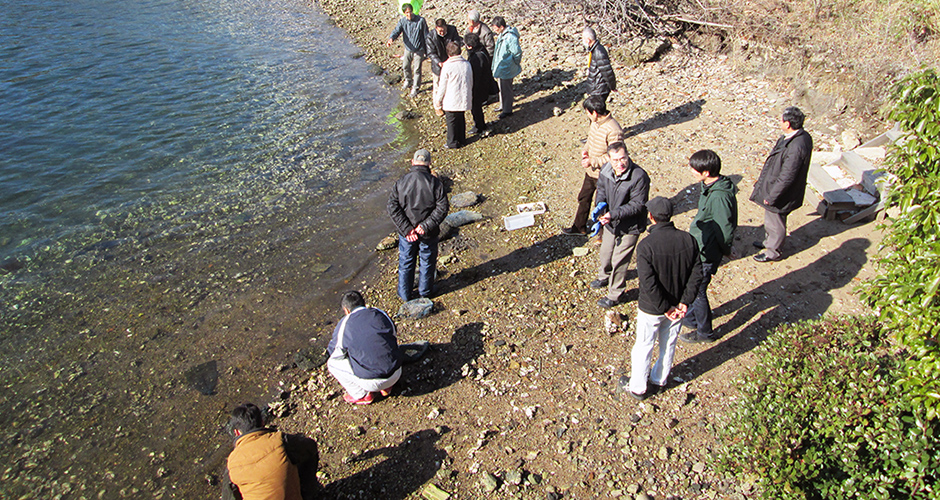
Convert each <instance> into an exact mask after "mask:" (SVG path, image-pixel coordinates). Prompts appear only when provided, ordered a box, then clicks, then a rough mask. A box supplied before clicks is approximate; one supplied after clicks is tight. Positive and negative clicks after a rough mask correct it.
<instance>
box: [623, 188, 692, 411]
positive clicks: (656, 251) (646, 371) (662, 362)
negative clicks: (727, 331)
mask: <svg viewBox="0 0 940 500" xmlns="http://www.w3.org/2000/svg"><path fill="white" fill-rule="evenodd" d="M646 207H647V209H648V210H649V220H650V222H652V223H653V226H652V227H651V228H650V232H649V236H647V237H646V238H643V241H641V242H640V244H639V245H637V249H636V272H637V275H638V276H639V278H640V296H639V299H637V314H636V342H635V343H634V344H633V352H632V353H631V355H630V378H629V379H626V378H625V377H624V378H621V380H620V386H621V387H622V388H623V389H624V390H626V391H628V392H629V394H630V396H632V397H633V398H634V399H637V400H643V399H646V397H647V396H648V393H647V385H646V380H647V375H648V376H649V381H650V382H651V383H653V384H654V385H655V386H656V387H658V388H662V387H664V386H665V385H666V383H667V382H668V381H669V371H670V370H671V369H672V359H673V356H674V355H675V353H676V340H677V339H678V338H679V330H680V329H681V327H682V318H683V317H684V316H685V313H686V311H687V310H688V307H689V305H690V304H692V302H693V301H694V300H695V296H696V295H697V294H698V287H699V283H700V281H701V279H702V260H701V258H700V257H699V251H698V244H696V243H695V238H693V237H692V235H691V234H689V233H687V232H685V231H680V230H678V229H676V226H675V225H673V223H672V222H670V219H672V213H673V205H672V202H671V201H669V200H668V199H666V198H663V197H662V196H657V197H656V198H653V199H652V200H650V201H649V202H648V203H647V204H646ZM657 341H658V342H659V358H658V359H657V360H656V364H655V365H654V366H653V369H652V371H651V370H650V361H652V357H653V348H654V347H655V345H656V342H657Z"/></svg>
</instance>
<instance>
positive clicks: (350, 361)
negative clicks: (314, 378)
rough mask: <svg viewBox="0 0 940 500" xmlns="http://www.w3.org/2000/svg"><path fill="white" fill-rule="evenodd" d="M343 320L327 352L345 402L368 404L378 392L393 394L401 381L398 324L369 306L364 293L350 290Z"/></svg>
mask: <svg viewBox="0 0 940 500" xmlns="http://www.w3.org/2000/svg"><path fill="white" fill-rule="evenodd" d="M341 306H342V308H343V314H344V316H343V319H341V320H340V321H339V323H338V324H337V325H336V328H335V329H334V330H333V338H332V339H330V344H329V346H327V348H326V350H327V353H328V354H329V356H330V357H329V358H328V359H327V361H326V367H327V370H328V371H329V372H330V375H332V376H333V378H335V379H336V381H337V382H339V384H340V385H342V386H343V388H344V389H346V394H345V395H344V396H343V400H344V401H346V402H347V403H353V404H357V405H367V404H370V403H372V401H373V399H374V398H375V393H379V394H381V395H382V396H385V397H387V396H389V395H390V394H391V389H392V386H394V385H395V383H396V382H398V379H399V378H401V361H402V356H401V350H400V349H399V348H398V338H397V336H396V332H397V331H396V329H395V323H394V322H393V321H392V319H391V318H389V317H388V314H386V313H385V311H383V310H381V309H376V308H374V307H366V301H365V299H364V298H363V297H362V294H361V293H359V292H357V291H350V292H346V293H345V294H343V298H342V301H341Z"/></svg>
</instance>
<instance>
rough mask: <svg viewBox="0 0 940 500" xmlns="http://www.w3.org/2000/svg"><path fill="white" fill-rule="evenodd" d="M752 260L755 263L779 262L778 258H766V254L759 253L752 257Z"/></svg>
mask: <svg viewBox="0 0 940 500" xmlns="http://www.w3.org/2000/svg"><path fill="white" fill-rule="evenodd" d="M754 260H756V261H757V262H776V261H778V260H780V257H777V258H773V257H768V256H767V254H765V253H759V254H757V255H755V256H754Z"/></svg>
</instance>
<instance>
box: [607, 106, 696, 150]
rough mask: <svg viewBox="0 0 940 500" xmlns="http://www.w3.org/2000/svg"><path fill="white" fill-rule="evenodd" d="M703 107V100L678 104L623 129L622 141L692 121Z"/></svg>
mask: <svg viewBox="0 0 940 500" xmlns="http://www.w3.org/2000/svg"><path fill="white" fill-rule="evenodd" d="M704 105H705V99H698V100H695V101H689V102H687V103H685V104H680V105H678V106H676V107H674V108H672V109H670V110H667V111H662V112H659V113H656V114H655V115H653V116H651V117H649V118H647V119H645V120H643V121H641V122H640V123H637V124H635V125H631V126H629V127H627V128H625V129H623V139H624V140H627V139H629V138H631V137H633V136H635V135H640V134H642V133H644V132H649V131H652V130H656V129H658V128H663V127H668V126H670V125H678V124H680V123H685V122H688V121H692V120H694V119H696V118H698V116H699V115H700V114H702V106H704Z"/></svg>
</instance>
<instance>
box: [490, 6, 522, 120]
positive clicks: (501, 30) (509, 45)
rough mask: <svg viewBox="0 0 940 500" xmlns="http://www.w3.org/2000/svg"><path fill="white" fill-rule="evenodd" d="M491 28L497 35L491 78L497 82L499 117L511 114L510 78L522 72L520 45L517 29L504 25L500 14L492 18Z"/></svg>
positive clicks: (504, 21) (504, 22)
mask: <svg viewBox="0 0 940 500" xmlns="http://www.w3.org/2000/svg"><path fill="white" fill-rule="evenodd" d="M493 29H494V30H495V31H496V34H497V35H498V36H497V38H496V48H495V49H494V50H493V78H496V80H497V81H498V82H499V108H498V109H497V110H496V111H500V113H499V118H500V119H503V118H506V117H507V116H511V115H512V100H513V95H512V79H513V78H515V77H517V76H519V73H522V47H521V46H520V45H519V31H517V30H516V28H511V27H506V20H505V19H503V18H502V16H496V17H494V18H493Z"/></svg>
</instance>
